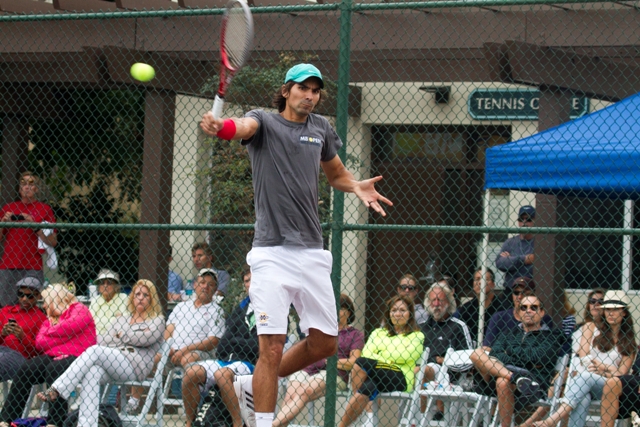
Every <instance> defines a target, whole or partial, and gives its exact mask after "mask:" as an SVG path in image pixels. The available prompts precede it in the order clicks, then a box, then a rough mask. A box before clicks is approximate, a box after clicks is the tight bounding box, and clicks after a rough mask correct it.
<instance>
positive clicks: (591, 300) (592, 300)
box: [589, 298, 604, 305]
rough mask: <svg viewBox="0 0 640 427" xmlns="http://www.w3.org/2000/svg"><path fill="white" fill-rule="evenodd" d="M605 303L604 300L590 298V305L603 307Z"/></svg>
mask: <svg viewBox="0 0 640 427" xmlns="http://www.w3.org/2000/svg"><path fill="white" fill-rule="evenodd" d="M603 302H604V300H603V299H598V298H589V304H600V305H602V303H603Z"/></svg>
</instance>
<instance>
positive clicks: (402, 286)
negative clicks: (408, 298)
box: [400, 285, 416, 292]
mask: <svg viewBox="0 0 640 427" xmlns="http://www.w3.org/2000/svg"><path fill="white" fill-rule="evenodd" d="M400 289H402V290H403V291H412V292H413V291H415V290H416V287H415V286H407V285H401V286H400Z"/></svg>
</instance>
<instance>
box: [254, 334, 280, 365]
mask: <svg viewBox="0 0 640 427" xmlns="http://www.w3.org/2000/svg"><path fill="white" fill-rule="evenodd" d="M261 338H262V337H261ZM272 338H273V339H264V340H261V341H260V362H261V363H268V364H269V365H276V366H278V365H280V360H281V359H282V350H283V348H284V337H283V338H282V340H280V339H275V338H274V337H272Z"/></svg>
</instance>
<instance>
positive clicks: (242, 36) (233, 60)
mask: <svg viewBox="0 0 640 427" xmlns="http://www.w3.org/2000/svg"><path fill="white" fill-rule="evenodd" d="M252 44H253V18H252V17H251V11H250V10H249V5H248V4H247V3H246V2H245V1H244V0H231V1H229V3H227V7H226V10H225V12H224V17H223V18H222V30H221V31H220V60H221V62H222V64H221V67H220V83H219V84H218V93H217V94H216V99H215V101H214V102H213V108H212V109H211V112H212V113H213V117H215V118H216V119H219V118H220V116H221V115H222V107H223V105H224V95H225V93H226V91H227V89H228V88H229V85H230V84H231V80H232V79H233V76H234V75H235V74H236V73H237V72H238V70H240V68H242V66H243V65H244V64H245V62H247V59H248V58H249V54H250V53H251V46H252Z"/></svg>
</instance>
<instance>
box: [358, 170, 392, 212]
mask: <svg viewBox="0 0 640 427" xmlns="http://www.w3.org/2000/svg"><path fill="white" fill-rule="evenodd" d="M381 179H382V176H376V177H373V178H370V179H365V180H362V181H358V183H357V184H356V187H355V189H354V191H353V192H354V193H355V195H356V196H358V198H359V199H360V200H362V202H363V203H364V204H365V206H366V207H368V208H372V209H373V210H374V211H376V212H378V213H379V214H380V215H382V216H387V213H386V212H385V211H384V209H382V206H380V202H382V203H385V204H386V205H388V206H393V203H392V202H391V200H389V199H387V198H386V197H384V196H383V195H382V194H380V193H378V192H377V191H376V187H375V185H374V184H375V183H376V182H378V181H380V180H381Z"/></svg>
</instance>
